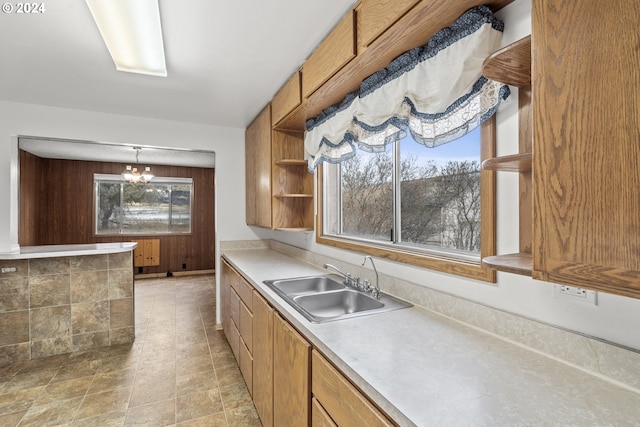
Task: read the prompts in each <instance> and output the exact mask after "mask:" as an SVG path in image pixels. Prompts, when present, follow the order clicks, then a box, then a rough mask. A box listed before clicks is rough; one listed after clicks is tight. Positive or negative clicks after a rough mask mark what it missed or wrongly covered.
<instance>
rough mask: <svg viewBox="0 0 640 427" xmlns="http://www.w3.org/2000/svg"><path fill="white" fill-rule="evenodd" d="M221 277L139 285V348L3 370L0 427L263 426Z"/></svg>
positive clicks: (99, 351)
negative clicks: (226, 331) (218, 305)
mask: <svg viewBox="0 0 640 427" xmlns="http://www.w3.org/2000/svg"><path fill="white" fill-rule="evenodd" d="M214 289H215V278H214V276H213V275H202V276H186V277H184V276H183V277H177V278H176V277H173V278H161V279H143V280H136V282H135V312H136V339H135V342H134V343H133V345H125V346H117V347H103V348H101V349H97V350H92V351H87V352H82V353H75V354H68V355H61V356H53V357H48V358H43V359H34V360H31V361H28V362H26V363H22V364H16V365H11V366H7V367H4V368H0V426H59V425H62V426H100V427H102V426H123V425H124V426H131V425H136V426H153V427H155V426H172V425H176V426H234V427H235V426H260V425H261V424H260V421H259V419H258V415H257V413H256V411H255V408H254V406H253V404H252V402H251V396H250V395H249V393H248V391H247V388H246V386H245V384H244V381H243V380H242V376H241V374H240V370H239V369H238V365H237V364H236V361H235V359H234V357H233V354H232V353H231V349H230V347H229V345H228V344H227V341H226V340H225V338H224V335H223V334H222V332H221V331H217V330H216V328H215V291H214Z"/></svg>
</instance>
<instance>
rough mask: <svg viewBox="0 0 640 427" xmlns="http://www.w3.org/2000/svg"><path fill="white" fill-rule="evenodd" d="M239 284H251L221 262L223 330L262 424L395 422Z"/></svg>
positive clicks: (370, 424)
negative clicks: (249, 295) (249, 297)
mask: <svg viewBox="0 0 640 427" xmlns="http://www.w3.org/2000/svg"><path fill="white" fill-rule="evenodd" d="M243 283H244V284H246V285H248V286H250V287H251V285H250V284H249V283H248V282H246V281H245V280H244V278H243V277H242V276H240V275H239V274H238V273H237V272H236V271H235V269H233V267H231V266H230V265H229V264H227V263H226V262H223V263H222V275H221V282H220V285H221V287H220V296H221V298H222V301H221V304H220V305H221V308H222V313H221V317H222V325H223V330H224V333H225V336H226V338H227V341H228V342H229V345H230V346H231V349H232V351H233V353H234V355H235V357H236V360H237V361H238V365H239V366H240V371H241V372H242V376H243V378H244V380H245V382H246V384H247V388H248V390H249V392H250V393H251V394H252V398H253V403H254V405H255V407H256V411H257V412H258V415H259V416H260V421H261V422H262V425H263V426H264V427H274V426H275V427H278V426H301V427H305V426H314V427H316V426H317V427H320V426H322V427H329V426H334V427H335V426H355V427H358V426H363V427H364V426H366V427H376V426H393V425H395V424H394V423H393V422H392V421H390V420H389V419H388V418H387V417H386V416H385V415H384V414H383V413H382V412H381V411H380V410H378V409H377V408H376V406H375V405H373V404H372V403H371V402H370V401H369V400H368V398H367V397H366V396H365V395H363V394H362V393H361V392H360V391H359V390H358V389H356V387H354V386H353V385H352V384H351V383H350V382H349V381H348V380H347V379H346V378H345V377H344V375H343V374H342V373H341V372H340V371H339V370H338V369H336V368H335V367H334V366H333V365H332V364H331V363H330V362H329V361H328V360H327V359H325V358H324V357H323V356H322V355H321V354H320V353H319V352H318V351H317V350H315V349H314V350H312V346H311V344H310V343H309V342H308V341H307V340H306V338H305V337H304V336H302V335H301V334H300V333H299V332H298V331H297V330H296V329H294V328H293V326H291V324H290V323H289V322H288V321H287V320H285V319H284V318H282V317H281V316H280V314H279V313H278V312H277V311H276V310H275V309H274V308H273V307H271V305H269V303H268V302H267V301H266V300H265V299H264V298H263V297H262V296H261V295H260V294H259V293H258V292H257V291H256V290H255V289H253V288H252V287H251V288H250V289H251V291H252V293H251V301H249V300H248V294H247V292H246V290H245V291H242V290H241V289H242V284H243ZM236 290H239V291H240V292H239V293H241V294H242V295H238V293H237V292H236Z"/></svg>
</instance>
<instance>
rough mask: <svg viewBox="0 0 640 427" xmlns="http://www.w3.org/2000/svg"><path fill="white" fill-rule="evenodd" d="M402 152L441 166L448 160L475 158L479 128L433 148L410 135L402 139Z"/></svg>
mask: <svg viewBox="0 0 640 427" xmlns="http://www.w3.org/2000/svg"><path fill="white" fill-rule="evenodd" d="M401 147H402V148H401V149H402V152H403V153H405V152H409V153H411V154H413V155H415V156H416V157H417V158H418V162H419V163H423V162H426V161H428V160H435V162H436V163H437V164H438V165H440V166H443V165H445V164H446V163H447V162H448V161H450V160H457V161H463V160H476V161H479V159H480V128H476V129H475V130H473V131H472V132H469V133H468V134H466V135H465V136H463V137H461V138H458V139H456V140H455V141H451V142H448V143H446V144H443V145H440V146H438V147H435V148H428V147H425V146H424V145H420V144H418V143H417V142H415V141H414V140H413V138H412V137H411V135H409V136H407V137H406V138H405V139H403V140H402V145H401Z"/></svg>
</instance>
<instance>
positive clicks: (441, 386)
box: [224, 249, 640, 425]
mask: <svg viewBox="0 0 640 427" xmlns="http://www.w3.org/2000/svg"><path fill="white" fill-rule="evenodd" d="M224 256H225V258H226V259H227V260H228V261H229V262H230V264H231V265H232V266H233V267H235V268H236V269H238V270H239V271H240V272H241V274H242V275H243V276H244V277H245V279H247V280H248V281H249V282H250V283H252V284H253V285H254V287H255V288H256V289H257V290H258V292H259V293H260V294H261V295H263V296H264V297H265V298H266V299H267V300H268V301H269V303H270V304H272V305H273V306H274V308H276V309H277V310H278V311H279V312H280V313H282V314H283V315H284V316H285V317H286V318H287V320H288V321H289V322H291V324H292V325H293V326H294V327H296V328H297V329H298V330H299V331H300V332H301V333H302V334H303V335H305V336H306V338H307V339H308V340H309V341H310V343H311V344H312V345H313V346H314V347H316V348H318V349H319V350H320V351H321V352H322V353H323V354H324V355H325V356H327V357H328V358H329V359H330V360H331V361H332V362H333V363H334V364H335V365H336V366H337V367H338V368H339V369H340V370H342V372H343V373H344V374H345V375H346V376H347V377H348V378H349V379H350V380H351V381H352V382H353V383H354V384H356V385H357V386H358V387H359V388H360V389H361V390H362V391H363V392H364V393H365V394H367V395H368V396H369V397H370V398H371V399H372V400H373V401H374V402H375V403H376V405H378V406H379V407H380V408H381V409H382V410H383V411H384V412H386V413H387V414H388V415H389V416H390V417H392V418H393V419H394V420H395V421H396V422H398V423H399V424H401V425H424V424H429V423H433V422H435V423H436V424H449V423H451V422H454V423H456V422H457V423H460V422H461V421H464V420H467V421H468V422H471V420H473V422H474V423H478V424H488V425H496V424H512V423H514V422H517V423H521V424H522V423H524V424H525V425H526V424H539V423H540V422H543V423H544V422H548V421H549V420H550V419H555V420H557V421H559V422H562V420H565V421H566V422H568V421H571V422H572V423H578V424H581V423H582V424H583V425H590V424H594V423H595V424H601V423H603V422H605V420H606V422H607V423H611V422H614V424H615V420H614V419H613V418H615V417H620V418H618V420H625V421H626V422H629V420H630V419H633V420H635V421H636V422H638V423H640V414H637V413H634V412H630V409H629V408H634V407H638V406H639V405H640V394H638V393H635V392H633V391H629V390H627V389H624V388H621V387H619V386H617V385H615V384H613V383H612V382H609V381H606V380H603V379H601V378H597V377H596V376H594V375H592V374H590V373H586V372H584V371H582V370H579V369H576V368H574V367H570V366H568V365H566V364H564V363H562V362H560V361H557V360H554V359H551V358H549V357H547V356H545V355H542V354H540V353H537V352H534V351H531V350H529V349H526V348H524V347H523V346H521V345H517V344H515V343H513V342H509V341H506V340H503V339H501V338H499V337H496V336H495V335H493V334H488V333H486V332H483V331H481V330H477V329H474V328H472V327H470V326H469V325H465V324H464V323H461V322H459V321H456V320H453V319H450V318H447V317H445V316H442V315H440V314H437V313H435V312H432V311H429V310H427V309H424V308H422V307H413V308H410V309H404V310H398V311H395V312H388V313H381V314H376V315H372V316H364V317H360V318H354V319H349V320H343V321H337V322H328V323H324V324H313V323H310V322H308V321H307V320H306V319H304V318H303V317H302V316H301V315H300V314H299V313H297V312H296V311H295V310H294V309H293V308H292V307H291V306H289V305H288V304H287V303H286V302H285V301H284V300H282V299H281V298H280V297H279V296H278V295H276V294H275V293H274V292H273V291H271V290H270V289H268V288H267V287H266V286H265V285H263V284H262V281H263V280H267V279H278V278H286V277H300V276H309V275H317V274H327V272H326V271H325V270H322V269H321V268H319V267H318V266H316V265H313V264H308V263H306V262H305V261H303V260H300V259H297V258H293V257H291V256H289V255H286V254H282V253H280V252H278V251H275V250H272V249H248V250H228V251H225V252H224ZM347 322H349V323H347ZM416 338H419V339H416ZM398 348H402V351H399V350H398ZM518 396H520V397H521V398H520V399H518ZM585 401H599V402H600V403H601V404H600V405H597V406H593V405H591V406H593V407H591V406H590V407H589V408H588V409H586V410H581V409H580V408H581V407H582V408H583V407H584V402H585ZM514 402H515V404H514ZM583 409H584V408H583ZM610 418H611V419H610Z"/></svg>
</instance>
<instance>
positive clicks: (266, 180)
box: [245, 105, 271, 228]
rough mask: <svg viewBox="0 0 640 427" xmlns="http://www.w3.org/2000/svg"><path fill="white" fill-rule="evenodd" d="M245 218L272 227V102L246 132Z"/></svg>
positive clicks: (255, 223)
mask: <svg viewBox="0 0 640 427" xmlns="http://www.w3.org/2000/svg"><path fill="white" fill-rule="evenodd" d="M245 174H246V198H247V200H246V209H247V212H246V220H247V224H248V225H256V226H258V227H267V228H271V105H267V106H266V107H265V108H264V109H263V110H262V111H261V112H260V114H258V116H257V117H256V118H255V119H254V120H253V122H252V123H251V124H250V125H249V127H247V130H246V132H245Z"/></svg>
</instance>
